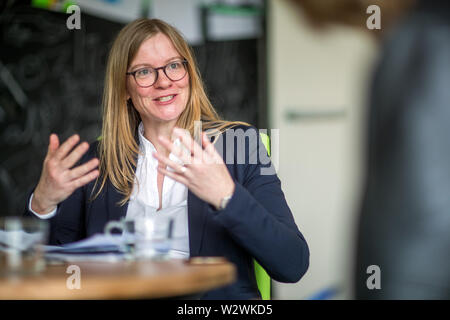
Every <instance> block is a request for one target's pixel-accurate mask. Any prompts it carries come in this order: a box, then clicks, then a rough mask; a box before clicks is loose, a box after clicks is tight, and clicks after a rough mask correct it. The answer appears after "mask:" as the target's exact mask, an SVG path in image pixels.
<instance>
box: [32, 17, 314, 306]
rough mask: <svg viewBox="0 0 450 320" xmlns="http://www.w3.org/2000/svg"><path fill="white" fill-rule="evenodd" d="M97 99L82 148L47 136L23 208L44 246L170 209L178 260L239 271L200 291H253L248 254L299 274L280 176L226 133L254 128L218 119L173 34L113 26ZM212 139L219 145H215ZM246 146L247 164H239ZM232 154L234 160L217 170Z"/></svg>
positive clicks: (244, 294) (296, 242)
mask: <svg viewBox="0 0 450 320" xmlns="http://www.w3.org/2000/svg"><path fill="white" fill-rule="evenodd" d="M103 106H104V108H103V129H102V139H100V141H99V142H98V143H94V144H92V145H91V147H90V148H89V146H88V144H87V143H85V142H84V143H81V144H80V145H78V146H77V147H75V145H76V144H77V143H78V140H79V138H78V136H76V135H75V136H73V137H71V138H69V139H68V140H67V141H66V142H65V143H63V144H62V145H61V146H59V142H58V138H57V136H56V135H51V136H50V143H49V150H48V154H47V157H46V159H45V161H44V166H43V172H42V176H41V179H40V181H39V183H38V185H37V187H36V189H35V190H34V194H33V195H32V196H31V197H30V204H29V210H28V212H27V214H31V215H33V214H34V215H37V216H39V217H41V218H49V219H50V225H51V232H50V242H51V243H53V244H63V243H67V242H72V241H76V240H79V239H82V238H85V237H88V236H91V235H92V234H95V233H99V232H102V231H103V228H104V226H105V224H106V223H107V222H108V221H110V220H120V219H121V218H124V217H126V218H132V217H134V216H136V215H137V214H139V212H140V210H139V208H140V206H142V205H143V206H146V207H147V208H154V211H160V214H164V210H170V209H171V208H175V207H176V208H178V209H177V210H178V213H179V220H177V223H176V224H177V225H178V228H181V229H182V230H179V231H180V232H181V234H183V235H185V241H184V242H183V241H181V243H180V244H179V247H178V253H179V255H180V256H181V257H193V256H224V257H226V258H227V259H229V260H230V261H231V262H233V263H234V264H235V265H236V267H237V270H238V277H237V278H238V279H237V281H236V282H235V283H233V284H232V285H229V286H227V287H224V288H220V289H218V290H214V291H210V292H208V293H207V294H206V295H205V296H204V298H212V299H252V298H258V297H259V293H258V289H257V287H256V282H255V277H254V272H253V259H256V260H257V261H258V262H259V263H260V264H261V265H262V266H263V267H264V268H265V269H266V271H267V272H268V273H269V275H270V276H271V277H272V278H273V279H275V280H277V281H283V282H296V281H298V280H299V279H300V278H301V277H302V276H303V274H304V273H305V272H306V270H307V268H308V264H309V251H308V246H307V244H306V242H305V240H304V238H303V236H302V234H301V233H300V231H299V230H298V228H297V226H296V224H295V222H294V220H293V217H292V214H291V212H290V209H289V207H288V206H287V204H286V201H285V199H284V195H283V192H282V191H281V188H280V181H279V179H278V178H277V176H276V175H275V173H273V174H271V175H267V174H264V175H262V174H261V172H260V171H261V169H262V168H263V167H267V166H269V167H270V164H268V165H266V166H263V165H262V164H261V162H260V161H257V162H255V161H250V160H251V159H250V157H251V156H252V155H254V154H255V152H256V154H259V146H261V148H263V147H262V145H261V143H257V144H252V143H251V141H247V140H245V139H244V140H242V139H239V138H238V137H236V136H231V138H230V135H229V134H223V132H224V131H226V132H227V133H229V132H231V131H230V130H232V129H230V128H231V127H233V129H240V132H244V134H246V135H247V137H249V136H250V135H248V134H247V133H248V132H249V130H254V129H253V128H251V127H249V126H246V125H243V123H239V122H226V121H222V120H220V119H219V117H218V116H217V114H216V112H215V111H214V109H213V107H212V105H211V103H210V102H209V100H208V98H207V96H206V94H205V91H204V89H203V85H202V81H201V79H200V76H199V73H198V71H197V68H196V64H195V61H194V57H193V55H192V53H191V50H190V48H189V46H188V45H187V43H186V41H185V40H184V39H183V38H182V36H181V35H180V33H179V32H178V31H177V30H176V29H174V28H173V27H172V26H170V25H168V24H166V23H164V22H163V21H160V20H157V19H152V20H148V19H140V20H136V21H134V22H132V23H130V24H129V25H127V26H126V27H125V28H124V29H123V30H122V31H121V32H120V33H119V35H118V36H117V38H116V40H115V42H114V44H113V46H112V48H111V52H110V56H109V59H108V65H107V70H106V81H105V89H104V97H103ZM196 123H197V124H198V123H201V126H202V129H203V130H208V132H209V133H210V137H209V138H208V137H207V136H206V134H205V132H203V133H202V134H201V138H199V140H200V144H198V143H197V142H195V141H194V140H193V139H192V138H191V136H192V135H194V129H195V124H196ZM182 129H185V130H184V131H183V130H182ZM227 129H228V130H227ZM235 132H237V130H236V131H235ZM255 132H256V131H255ZM189 133H190V134H189ZM173 136H174V137H175V138H176V139H175V141H174V142H172V137H173ZM227 137H228V141H227ZM210 139H214V142H216V144H215V146H216V147H217V146H218V145H221V146H224V148H223V149H222V150H220V148H219V150H216V148H215V147H214V145H213V144H212V143H211V142H210ZM250 140H251V139H250ZM242 141H243V142H242ZM218 142H220V143H218ZM259 142H261V141H259ZM72 149H73V151H70V150H72ZM183 150H187V152H185V151H183ZM86 152H87V153H86ZM84 153H86V154H85V155H84V156H83V154H84ZM219 153H221V154H219ZM243 153H245V159H244V160H245V161H237V160H238V159H237V158H238V157H239V156H242V154H243ZM227 155H228V156H227ZM230 155H232V156H233V158H232V160H233V161H231V162H232V163H231V164H227V165H225V163H224V161H223V159H224V158H226V157H227V158H226V159H228V158H230ZM97 157H98V158H97ZM80 158H81V161H79V159H80ZM241 160H242V159H241ZM78 161H79V162H80V163H82V164H81V165H79V166H77V167H74V165H75V164H76V163H77V162H78ZM227 162H228V161H227ZM242 162H244V163H243V164H242ZM97 166H99V170H97V169H96V167H97ZM141 211H142V210H141ZM183 231H184V233H183Z"/></svg>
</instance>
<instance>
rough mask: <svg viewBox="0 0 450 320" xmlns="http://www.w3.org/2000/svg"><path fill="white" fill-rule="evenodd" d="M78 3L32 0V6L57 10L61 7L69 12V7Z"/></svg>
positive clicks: (63, 10)
mask: <svg viewBox="0 0 450 320" xmlns="http://www.w3.org/2000/svg"><path fill="white" fill-rule="evenodd" d="M71 5H76V2H75V1H55V0H32V1H31V6H33V7H35V8H41V9H50V10H55V9H56V8H58V9H59V8H60V9H61V11H62V12H67V8H68V7H69V6H71Z"/></svg>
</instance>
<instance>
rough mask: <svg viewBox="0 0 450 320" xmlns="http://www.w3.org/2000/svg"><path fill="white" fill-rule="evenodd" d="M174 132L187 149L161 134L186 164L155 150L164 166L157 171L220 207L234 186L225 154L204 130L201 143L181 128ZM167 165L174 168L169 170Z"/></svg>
mask: <svg viewBox="0 0 450 320" xmlns="http://www.w3.org/2000/svg"><path fill="white" fill-rule="evenodd" d="M174 133H175V136H176V137H178V138H179V139H180V141H181V143H182V145H183V147H184V150H187V152H185V151H183V148H181V147H180V146H177V145H175V144H174V143H172V142H171V141H169V140H168V139H166V138H164V137H160V138H159V140H160V142H161V143H162V144H163V146H164V147H165V148H166V149H167V150H170V152H171V153H172V154H173V155H175V156H176V157H177V158H178V159H180V160H181V161H182V162H183V163H184V165H181V164H179V163H176V162H174V161H172V160H171V159H169V158H168V157H166V156H164V155H163V154H160V153H154V154H153V156H154V157H155V158H156V159H158V161H159V162H160V163H161V164H163V167H158V171H160V172H161V173H162V174H164V175H166V176H168V177H170V178H172V179H174V180H176V181H178V182H180V183H183V184H184V185H186V186H187V187H188V188H189V190H191V191H192V192H193V193H194V194H195V195H196V196H197V197H199V198H200V199H202V200H203V201H206V202H208V203H209V204H211V205H213V206H215V207H216V208H218V207H219V205H220V202H221V199H222V198H223V197H225V196H229V195H231V194H232V193H233V192H234V188H235V184H234V181H233V179H232V178H231V175H230V173H229V172H228V169H227V167H226V165H225V163H224V162H223V159H222V157H221V156H220V154H219V153H218V152H217V151H216V149H215V147H214V145H213V144H212V143H211V142H210V141H209V139H208V137H207V136H206V134H205V133H202V137H201V141H202V142H201V145H199V144H198V143H197V142H196V141H194V139H192V137H191V136H190V134H189V133H188V132H185V131H184V130H182V129H179V128H175V129H174ZM166 166H167V167H170V168H171V169H172V170H173V171H169V170H167V169H166Z"/></svg>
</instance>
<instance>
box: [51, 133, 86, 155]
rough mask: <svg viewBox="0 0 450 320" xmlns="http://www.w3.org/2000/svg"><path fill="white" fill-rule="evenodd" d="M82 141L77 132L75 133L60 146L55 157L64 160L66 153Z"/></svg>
mask: <svg viewBox="0 0 450 320" xmlns="http://www.w3.org/2000/svg"><path fill="white" fill-rule="evenodd" d="M78 141H80V136H79V135H77V134H74V135H73V136H71V137H70V138H69V139H67V140H66V141H65V142H64V143H63V144H62V145H61V147H59V148H58V150H57V151H56V153H55V158H56V159H57V160H62V159H63V158H65V157H66V155H67V154H68V153H69V151H70V150H72V149H73V147H74V146H75V145H76V144H77V143H78Z"/></svg>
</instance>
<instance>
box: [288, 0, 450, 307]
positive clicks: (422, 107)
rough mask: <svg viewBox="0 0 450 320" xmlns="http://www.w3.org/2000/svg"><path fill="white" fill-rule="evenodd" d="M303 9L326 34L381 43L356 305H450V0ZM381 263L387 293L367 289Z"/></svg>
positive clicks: (330, 2)
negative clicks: (374, 24) (377, 19)
mask: <svg viewBox="0 0 450 320" xmlns="http://www.w3.org/2000/svg"><path fill="white" fill-rule="evenodd" d="M292 1H294V0H292ZM294 2H296V3H297V4H300V5H301V6H302V9H303V10H304V12H306V14H307V16H308V17H309V18H310V20H311V21H312V22H314V24H315V25H317V26H323V25H325V24H329V23H330V22H331V23H340V24H347V25H353V26H357V27H360V28H363V29H365V30H367V31H368V32H371V33H373V34H375V35H376V36H377V37H378V38H379V39H380V41H381V42H382V54H381V57H380V60H379V62H378V65H377V67H376V70H375V72H374V77H373V83H372V87H371V93H370V110H369V132H368V145H367V154H366V157H367V168H366V170H367V171H366V177H365V178H366V183H365V190H364V198H363V203H362V209H361V213H360V217H359V228H358V235H357V252H356V261H355V279H354V281H355V283H354V286H355V297H356V299H449V298H450V232H449V230H450V125H449V124H450V2H449V1H448V0H435V1H426V0H424V1H409V0H398V1H381V0H373V1H368V0H364V1H360V0H319V1H311V0H296V1H294ZM372 4H376V5H379V7H380V8H381V30H379V31H373V30H368V29H367V28H366V19H367V18H368V17H369V15H367V14H366V9H367V7H368V6H369V5H372ZM372 265H375V266H378V267H379V270H380V274H379V275H380V276H381V277H380V285H381V288H380V289H376V288H374V289H369V288H368V284H367V282H368V279H369V277H370V276H371V274H373V271H370V272H368V271H367V270H368V267H369V266H372ZM369 282H370V279H369Z"/></svg>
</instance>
